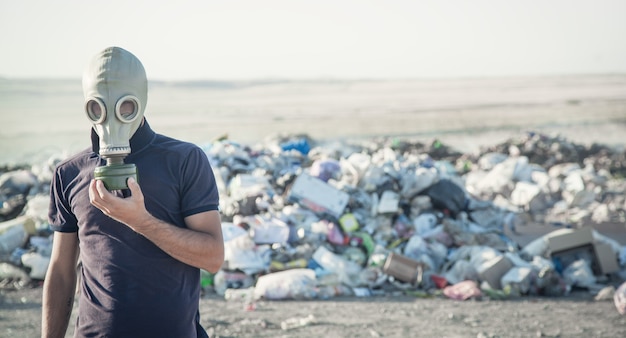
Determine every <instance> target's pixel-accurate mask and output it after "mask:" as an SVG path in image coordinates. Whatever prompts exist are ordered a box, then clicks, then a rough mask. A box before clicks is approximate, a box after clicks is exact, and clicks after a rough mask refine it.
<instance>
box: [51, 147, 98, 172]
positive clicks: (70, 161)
mask: <svg viewBox="0 0 626 338" xmlns="http://www.w3.org/2000/svg"><path fill="white" fill-rule="evenodd" d="M94 156H95V154H94V152H93V151H92V150H91V148H87V149H84V150H82V151H79V152H78V153H75V154H73V155H70V156H68V157H66V158H65V159H63V160H61V161H60V162H59V163H57V165H56V167H57V168H62V169H65V170H68V169H72V168H75V169H77V170H80V169H82V168H83V167H85V164H86V163H87V162H91V161H92V159H93V157H94Z"/></svg>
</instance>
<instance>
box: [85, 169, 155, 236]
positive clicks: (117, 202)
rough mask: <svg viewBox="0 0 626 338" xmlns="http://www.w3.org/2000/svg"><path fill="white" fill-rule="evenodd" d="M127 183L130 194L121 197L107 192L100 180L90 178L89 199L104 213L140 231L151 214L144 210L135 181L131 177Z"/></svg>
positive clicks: (141, 194) (139, 190) (140, 194)
mask: <svg viewBox="0 0 626 338" xmlns="http://www.w3.org/2000/svg"><path fill="white" fill-rule="evenodd" d="M127 184H128V188H129V189H130V193H131V196H130V197H127V198H121V197H118V196H115V195H114V194H112V193H111V192H109V191H108V190H107V189H106V187H105V186H104V183H103V182H102V181H100V180H95V179H94V180H91V183H90V185H89V201H90V202H91V204H92V205H94V206H95V207H96V208H98V209H100V210H102V212H103V213H104V214H105V215H107V216H109V217H111V218H113V219H115V220H116V221H118V222H121V223H124V224H126V225H127V226H129V227H130V228H132V229H133V230H135V231H136V232H139V233H141V232H142V230H145V229H142V226H143V225H146V224H148V223H149V220H150V219H151V218H152V216H151V215H150V214H149V213H148V211H147V210H146V205H145V204H144V198H143V193H142V192H141V188H140V187H139V184H137V181H135V179H133V178H132V177H131V178H129V179H128V182H127Z"/></svg>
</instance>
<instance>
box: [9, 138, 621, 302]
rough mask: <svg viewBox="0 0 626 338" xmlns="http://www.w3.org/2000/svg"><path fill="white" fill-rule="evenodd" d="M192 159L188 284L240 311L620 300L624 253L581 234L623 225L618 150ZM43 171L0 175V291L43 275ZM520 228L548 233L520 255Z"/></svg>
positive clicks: (295, 141)
mask: <svg viewBox="0 0 626 338" xmlns="http://www.w3.org/2000/svg"><path fill="white" fill-rule="evenodd" d="M203 149H204V150H205V152H206V154H207V156H208V157H209V160H210V162H211V164H212V166H213V169H214V174H215V177H216V180H217V183H218V189H219V191H220V209H221V213H222V217H223V218H222V223H223V225H222V228H223V234H224V241H225V262H224V265H223V266H222V268H221V270H220V271H219V272H218V273H216V274H214V275H213V274H210V273H208V272H206V271H203V274H202V285H203V288H204V289H205V291H207V292H216V293H217V294H219V295H223V296H224V297H225V298H226V299H229V300H230V299H232V300H241V301H243V302H244V303H245V304H246V307H247V309H253V308H254V302H255V301H258V300H260V299H266V300H280V299H313V298H318V299H319V298H322V299H326V298H331V297H335V296H373V295H378V294H388V293H406V294H413V295H416V296H423V297H427V296H443V297H448V298H451V299H459V300H465V299H470V298H480V297H489V298H509V297H519V296H524V295H541V296H563V295H566V294H568V293H569V292H570V291H571V289H572V288H584V289H588V290H590V291H591V292H593V293H594V294H596V293H597V294H600V293H602V294H606V293H607V292H609V293H610V294H611V297H613V296H614V299H615V301H616V305H617V300H618V299H623V296H619V295H620V294H619V292H617V291H616V290H622V289H624V288H621V289H619V288H618V286H619V284H621V283H623V282H624V280H626V269H625V266H626V247H624V246H622V245H621V244H620V243H618V242H617V241H615V240H613V239H611V238H608V237H606V236H603V235H602V234H600V233H598V232H597V231H595V230H594V229H593V228H592V227H589V225H592V224H594V223H607V222H613V223H618V224H625V223H626V193H625V192H626V180H624V177H625V176H626V152H625V151H624V150H616V149H612V148H609V147H607V146H601V145H592V146H590V147H585V146H581V145H576V144H573V143H570V142H568V141H567V140H564V139H561V138H558V137H556V138H553V137H548V136H546V135H541V134H536V133H527V134H524V135H523V136H522V137H521V138H520V139H518V140H509V141H507V142H505V143H503V144H499V145H496V146H493V147H490V148H485V149H482V150H481V151H480V152H479V153H478V154H462V153H459V152H456V151H454V150H453V149H451V148H450V147H447V146H446V145H445V144H443V143H442V142H440V141H438V140H434V141H432V142H430V143H421V142H414V141H411V140H407V139H399V138H379V139H368V140H359V141H357V140H352V141H327V142H324V143H317V142H315V141H314V140H312V139H311V138H310V137H308V136H307V135H276V136H273V137H270V138H268V139H267V140H265V141H263V142H261V143H258V144H256V145H242V144H239V143H236V142H233V141H230V140H228V139H220V140H216V141H214V142H212V143H210V144H207V145H206V146H204V147H203ZM57 160H58V159H51V160H50V161H48V162H47V163H45V164H43V165H39V166H33V167H30V168H17V169H15V168H5V170H6V172H4V173H2V176H0V200H1V201H2V202H3V204H2V208H1V209H0V221H3V222H2V223H0V257H1V258H2V263H0V280H1V281H2V283H1V285H0V286H1V287H4V288H7V287H13V288H20V287H24V286H26V285H28V284H29V283H31V280H35V281H39V280H41V279H43V278H44V277H45V267H47V261H46V259H48V260H49V254H50V247H51V237H50V231H49V229H48V228H47V221H46V216H47V207H48V191H47V189H48V185H49V182H50V178H51V175H52V172H53V168H54V165H55V163H56V161H57ZM9 169H10V170H9ZM528 222H533V223H540V224H546V226H553V225H559V227H560V228H559V229H558V230H556V231H554V232H550V233H549V234H547V235H545V236H542V237H540V238H537V239H535V240H534V241H532V242H530V243H528V244H526V245H525V246H523V247H522V246H520V245H519V244H518V243H516V242H515V241H514V240H512V238H511V237H510V236H508V235H507V233H508V234H511V233H515V232H516V231H517V229H519V227H522V226H524V224H526V223H528ZM625 230H626V229H625ZM601 291H602V292H601ZM622 293H623V291H622ZM620 297H622V298H620Z"/></svg>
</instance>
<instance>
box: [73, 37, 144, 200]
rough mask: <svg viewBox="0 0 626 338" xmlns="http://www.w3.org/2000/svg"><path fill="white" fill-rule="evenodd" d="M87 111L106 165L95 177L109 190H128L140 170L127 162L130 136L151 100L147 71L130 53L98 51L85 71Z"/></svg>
mask: <svg viewBox="0 0 626 338" xmlns="http://www.w3.org/2000/svg"><path fill="white" fill-rule="evenodd" d="M83 94H84V96H85V112H86V113H87V117H88V118H89V120H90V121H91V123H92V124H93V128H94V130H95V131H96V133H97V134H98V136H99V139H100V147H99V148H100V151H99V153H100V156H101V157H103V158H104V159H106V161H107V163H106V165H105V166H100V167H97V168H96V169H95V171H94V177H95V178H96V179H99V180H102V181H103V182H104V185H105V187H106V188H107V189H108V190H122V189H127V188H128V186H127V184H126V181H127V179H128V178H129V177H133V178H135V179H137V169H136V167H135V165H134V164H132V163H128V164H126V163H124V159H125V158H126V156H128V154H130V152H131V149H130V142H129V140H130V138H131V137H132V136H133V134H134V133H135V132H136V131H137V129H138V128H139V126H140V125H141V122H142V120H143V114H144V109H145V106H146V101H147V99H148V80H147V78H146V72H145V70H144V68H143V65H142V64H141V61H139V59H137V57H135V56H134V55H133V54H131V53H130V52H128V51H126V50H124V49H122V48H119V47H109V48H107V49H105V50H103V51H102V52H100V53H98V54H97V55H96V56H95V57H94V58H93V59H92V60H91V62H90V63H89V65H88V66H87V68H86V69H85V72H84V73H83Z"/></svg>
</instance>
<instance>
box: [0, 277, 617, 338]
mask: <svg viewBox="0 0 626 338" xmlns="http://www.w3.org/2000/svg"><path fill="white" fill-rule="evenodd" d="M311 316H312V317H311ZM200 318H201V324H202V326H203V327H204V328H205V329H206V330H207V332H208V333H209V334H210V336H211V337H626V316H622V315H620V314H619V313H618V312H617V311H616V309H615V305H614V304H613V301H612V300H611V301H595V300H594V299H593V296H592V295H591V294H590V293H589V292H587V291H583V290H580V291H575V292H573V293H571V294H570V295H569V296H566V297H559V298H545V297H541V298H538V297H522V298H518V299H513V300H511V299H509V300H488V299H482V300H469V301H454V300H450V299H444V298H436V297H435V298H418V297H415V296H407V295H403V294H398V295H394V294H389V295H386V296H372V297H339V298H332V299H329V300H306V301H291V300H289V301H260V302H257V303H256V309H255V310H253V311H247V310H245V309H244V306H243V303H240V302H231V301H226V300H225V299H224V298H223V297H221V296H218V295H215V294H210V295H205V296H203V298H202V299H201V301H200ZM290 318H296V319H298V320H300V319H302V321H303V322H305V325H304V326H301V327H296V328H291V329H286V330H285V329H283V328H282V327H281V324H282V323H283V322H287V321H288V319H290ZM74 320H75V314H74V315H73V316H72V319H71V321H72V323H73V322H74ZM70 326H71V325H70ZM40 328H41V288H35V289H25V290H20V291H10V292H6V293H3V294H2V295H1V296H0V337H20V338H28V337H39V336H40ZM72 332H73V328H72V327H70V329H69V330H68V334H67V337H71V336H72Z"/></svg>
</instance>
